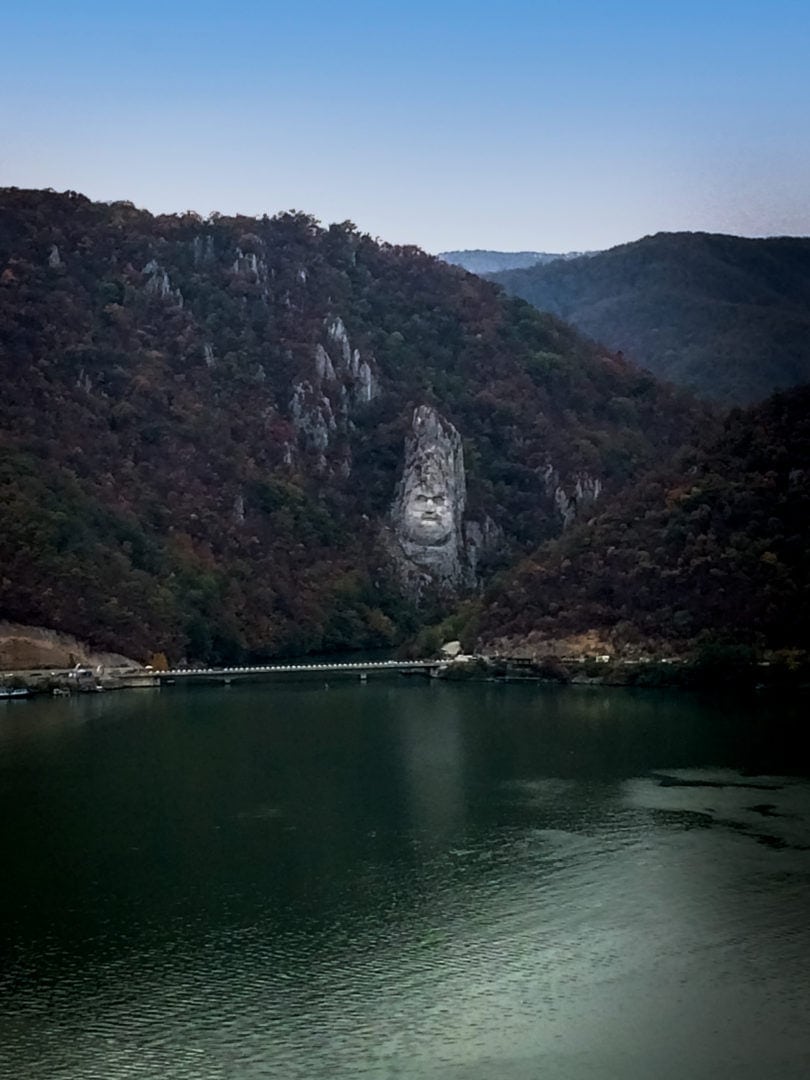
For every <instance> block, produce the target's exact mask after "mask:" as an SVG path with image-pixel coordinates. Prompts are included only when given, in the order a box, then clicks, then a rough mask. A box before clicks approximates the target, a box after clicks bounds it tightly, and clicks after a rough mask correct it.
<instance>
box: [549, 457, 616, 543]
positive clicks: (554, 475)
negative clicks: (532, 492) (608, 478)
mask: <svg viewBox="0 0 810 1080" xmlns="http://www.w3.org/2000/svg"><path fill="white" fill-rule="evenodd" d="M543 483H544V485H545V489H546V495H547V496H548V497H549V498H550V499H551V500H552V502H553V503H554V507H555V509H556V511H557V513H558V514H559V516H560V518H561V519H562V526H563V528H564V529H567V528H568V526H569V525H571V524H573V522H574V521H575V520H576V518H577V517H578V516H580V515H581V514H582V513H583V511H585V510H586V509H587V508H589V507H591V506H593V504H594V503H596V502H597V501H598V500H599V497H600V495H601V494H602V481H601V480H600V479H599V477H598V476H592V475H591V474H590V473H589V472H585V471H583V472H578V473H574V476H573V477H572V478H571V479H570V480H567V481H563V480H562V479H561V477H560V474H559V472H558V470H557V469H556V468H555V467H554V465H552V464H549V465H547V466H546V468H545V471H544V472H543Z"/></svg>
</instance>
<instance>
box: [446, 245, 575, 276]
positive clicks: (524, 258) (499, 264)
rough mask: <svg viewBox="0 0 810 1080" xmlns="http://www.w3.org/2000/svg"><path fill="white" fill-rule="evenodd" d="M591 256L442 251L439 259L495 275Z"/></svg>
mask: <svg viewBox="0 0 810 1080" xmlns="http://www.w3.org/2000/svg"><path fill="white" fill-rule="evenodd" d="M586 254H589V252H583V251H569V252H566V253H565V254H559V253H555V252H550V251H483V250H481V249H480V248H476V249H475V250H473V251H442V252H440V253H439V258H440V259H443V260H444V262H447V263H452V265H453V266H463V267H464V269H465V270H469V271H470V273H471V274H495V273H499V272H500V271H503V270H517V269H520V268H522V267H527V266H545V265H546V264H547V263H551V262H557V260H558V259H576V258H578V257H579V256H581V255H586Z"/></svg>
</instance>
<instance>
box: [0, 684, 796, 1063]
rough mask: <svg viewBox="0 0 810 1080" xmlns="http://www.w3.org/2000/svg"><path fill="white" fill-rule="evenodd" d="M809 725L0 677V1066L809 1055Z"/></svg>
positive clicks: (550, 701)
mask: <svg viewBox="0 0 810 1080" xmlns="http://www.w3.org/2000/svg"><path fill="white" fill-rule="evenodd" d="M800 734H801V716H800V715H799V708H798V706H797V708H796V715H791V710H790V709H789V708H788V707H786V706H784V705H780V704H778V703H774V704H772V705H770V706H768V705H756V704H752V705H751V706H750V707H743V706H741V705H740V704H734V705H727V706H725V707H723V706H721V705H707V704H700V703H699V702H696V701H694V700H692V699H691V698H689V697H686V696H674V695H673V696H669V695H664V694H656V693H652V692H648V693H643V692H637V693H632V692H629V691H621V690H594V689H590V688H587V689H586V688H581V689H569V690H557V689H544V688H538V687H535V686H529V685H512V686H506V687H498V686H491V685H489V684H481V685H458V686H453V685H447V684H445V685H435V684H428V683H423V682H421V681H417V680H413V681H405V680H402V681H389V682H385V681H382V682H373V681H370V682H369V683H368V684H367V685H365V686H361V685H359V684H357V683H354V682H352V683H343V684H340V683H333V684H332V686H331V688H330V689H328V690H326V689H324V688H323V684H322V682H321V681H318V682H316V683H314V684H313V685H309V686H306V685H298V686H283V687H282V686H275V687H273V686H263V687H252V688H251V687H247V686H234V687H232V688H230V689H209V690H187V691H183V690H177V691H163V692H154V693H150V692H148V691H140V692H138V691H133V692H130V693H121V694H108V695H98V696H96V697H85V698H81V699H75V700H74V699H71V700H61V699H60V700H54V701H42V702H39V701H35V702H5V703H3V705H2V707H0V821H1V822H2V832H1V833H0V836H1V837H2V839H1V840H0V867H2V883H0V950H1V951H0V1076H2V1077H3V1078H9V1080H79V1078H81V1080H84V1078H94V1080H95V1078H99V1080H102V1078H103V1080H119V1078H132V1080H141V1078H143V1080H242V1078H244V1080H257V1078H278V1080H310V1078H318V1080H320V1078H323V1080H326V1078H329V1080H350V1078H351V1080H353V1078H356V1077H362V1078H374V1080H378V1078H379V1080H383V1078H386V1080H387V1078H392V1080H393V1078H399V1080H438V1078H444V1077H447V1078H451V1080H461V1078H464V1080H467V1078H469V1080H501V1078H503V1080H535V1078H549V1080H585V1078H588V1080H591V1078H592V1080H649V1078H651V1077H655V1078H657V1080H670V1078H671V1080H675V1078H678V1080H680V1078H684V1080H687V1078H688V1080H702V1078H706V1080H720V1078H725V1077H729V1078H731V1077H734V1078H738V1077H740V1078H756V1080H793V1078H796V1080H798V1078H800V1077H801V1078H802V1080H805V1078H806V1077H807V1076H808V1075H810V1031H808V1023H807V1020H808V1017H809V1016H810V784H809V783H808V781H807V779H806V777H807V775H808V768H807V760H806V758H804V757H803V756H802V754H803V751H802V744H801V742H800ZM662 777H663V778H664V779H663V780H662ZM673 781H674V782H673Z"/></svg>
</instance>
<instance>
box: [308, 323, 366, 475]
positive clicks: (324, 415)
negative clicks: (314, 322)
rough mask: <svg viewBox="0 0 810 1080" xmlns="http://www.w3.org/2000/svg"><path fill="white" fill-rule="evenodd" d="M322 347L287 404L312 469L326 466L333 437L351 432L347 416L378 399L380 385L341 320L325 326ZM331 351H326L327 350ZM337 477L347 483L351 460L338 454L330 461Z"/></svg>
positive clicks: (320, 344) (321, 469)
mask: <svg viewBox="0 0 810 1080" xmlns="http://www.w3.org/2000/svg"><path fill="white" fill-rule="evenodd" d="M324 328H325V331H326V340H327V344H328V348H327V346H325V345H324V344H322V343H320V342H319V343H318V344H317V345H316V346H315V348H314V351H313V368H314V370H313V372H312V377H311V378H310V379H300V380H299V381H298V382H296V383H294V384H293V387H292V397H291V399H290V418H291V420H292V423H293V427H294V428H295V432H296V435H297V437H298V442H299V443H300V445H301V446H302V447H304V448H305V449H309V450H314V451H315V452H316V453H317V455H318V457H317V467H318V469H319V470H320V471H324V470H326V469H327V468H328V467H329V462H328V460H327V457H326V452H327V450H329V448H330V447H332V445H333V443H334V441H335V437H336V436H339V437H343V438H344V440H345V437H346V436H347V435H348V434H349V433H350V432H351V430H352V427H353V425H352V419H351V417H352V414H353V412H354V411H355V410H357V409H359V408H361V407H362V406H364V405H367V404H368V403H369V402H371V401H373V400H374V398H375V397H376V396H377V395H378V394H379V392H380V388H379V380H378V378H377V375H376V373H375V369H374V366H372V365H373V364H374V361H373V359H372V360H371V361H369V360H365V359H363V357H361V355H360V350H359V349H353V348H352V345H351V342H350V340H349V335H348V332H347V330H346V327H345V325H344V323H343V320H342V319H341V318H340V316H331V317H330V318H328V319H327V320H326V322H325V324H324ZM329 350H331V352H330V351H329ZM332 465H333V466H334V470H333V471H336V473H337V475H338V476H340V477H342V478H344V479H345V478H346V477H348V475H349V473H350V472H351V457H350V455H349V454H348V451H344V452H343V456H342V458H341V460H340V461H338V462H335V461H334V460H333V461H332Z"/></svg>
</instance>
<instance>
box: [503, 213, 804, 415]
mask: <svg viewBox="0 0 810 1080" xmlns="http://www.w3.org/2000/svg"><path fill="white" fill-rule="evenodd" d="M491 277H492V280H494V281H497V282H499V283H500V284H501V285H503V286H504V288H505V289H506V290H507V291H508V292H510V293H513V294H515V295H517V296H520V297H522V298H523V299H524V300H528V301H529V302H530V303H532V304H534V305H535V306H536V307H538V308H540V309H541V310H543V311H550V312H553V313H554V314H556V315H558V316H560V317H562V318H563V319H565V320H566V321H568V322H571V323H573V324H574V326H576V327H578V328H579V329H580V330H583V331H584V332H585V333H587V334H589V335H590V336H591V337H594V338H596V339H597V340H599V341H602V342H604V343H605V344H606V345H608V346H609V347H610V348H612V349H621V350H623V351H624V352H625V354H626V355H627V356H628V358H629V359H631V360H634V361H636V362H637V363H639V364H641V365H642V366H644V367H646V368H648V369H649V370H650V371H652V372H654V373H655V374H656V375H659V376H661V377H663V378H665V379H668V380H670V381H672V382H675V383H678V384H680V385H683V386H687V387H690V388H691V389H693V390H695V391H696V392H697V393H699V394H701V395H702V396H704V397H706V398H709V399H713V400H715V401H718V402H722V403H724V404H748V403H753V402H756V401H759V400H762V399H763V398H765V397H767V396H768V394H770V393H772V392H773V391H774V390H782V389H786V388H788V387H791V386H796V385H798V384H800V383H804V382H807V381H810V239H807V238H793V237H776V238H773V239H765V240H748V239H744V238H741V237H736V236H722V235H715V234H711V233H658V234H657V235H655V236H648V237H645V238H644V239H643V240H638V241H636V242H634V243H631V244H623V245H622V246H620V247H616V248H611V249H610V250H609V251H603V252H599V253H597V254H595V255H593V256H592V257H590V258H587V259H585V258H581V259H575V260H572V261H570V260H569V261H564V262H563V261H560V260H557V261H555V262H553V263H550V264H547V265H535V266H532V267H530V268H528V269H520V270H511V271H507V272H502V273H497V274H492V275H491Z"/></svg>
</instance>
